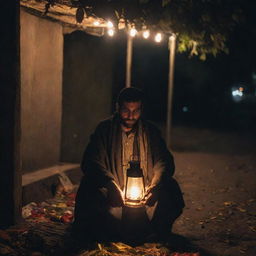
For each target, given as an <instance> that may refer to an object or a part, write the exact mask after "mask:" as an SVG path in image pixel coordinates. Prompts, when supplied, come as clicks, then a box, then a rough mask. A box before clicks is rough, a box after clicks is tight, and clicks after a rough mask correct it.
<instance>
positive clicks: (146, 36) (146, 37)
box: [142, 30, 150, 39]
mask: <svg viewBox="0 0 256 256" xmlns="http://www.w3.org/2000/svg"><path fill="white" fill-rule="evenodd" d="M142 35H143V37H144V38H145V39H148V38H149V36H150V32H149V30H145V31H143V33H142Z"/></svg>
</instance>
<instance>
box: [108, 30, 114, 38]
mask: <svg viewBox="0 0 256 256" xmlns="http://www.w3.org/2000/svg"><path fill="white" fill-rule="evenodd" d="M114 34H115V30H114V29H113V28H110V29H108V35H109V36H111V37H112V36H114Z"/></svg>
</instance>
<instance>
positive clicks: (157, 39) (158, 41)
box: [155, 33, 162, 43]
mask: <svg viewBox="0 0 256 256" xmlns="http://www.w3.org/2000/svg"><path fill="white" fill-rule="evenodd" d="M155 41H156V42H157V43H160V42H161V41H162V34H161V33H157V34H156V35H155Z"/></svg>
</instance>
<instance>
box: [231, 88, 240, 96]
mask: <svg viewBox="0 0 256 256" xmlns="http://www.w3.org/2000/svg"><path fill="white" fill-rule="evenodd" d="M240 88H241V87H240ZM240 88H239V89H240ZM232 95H233V96H234V97H235V96H240V97H242V96H243V92H242V91H240V90H234V91H232Z"/></svg>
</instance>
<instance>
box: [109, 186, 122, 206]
mask: <svg viewBox="0 0 256 256" xmlns="http://www.w3.org/2000/svg"><path fill="white" fill-rule="evenodd" d="M106 188H107V200H108V202H109V204H110V205H111V206H112V207H121V206H123V205H124V199H123V192H122V191H121V189H120V188H119V187H118V185H117V184H116V183H115V182H113V181H110V182H109V183H108V184H107V186H106Z"/></svg>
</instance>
